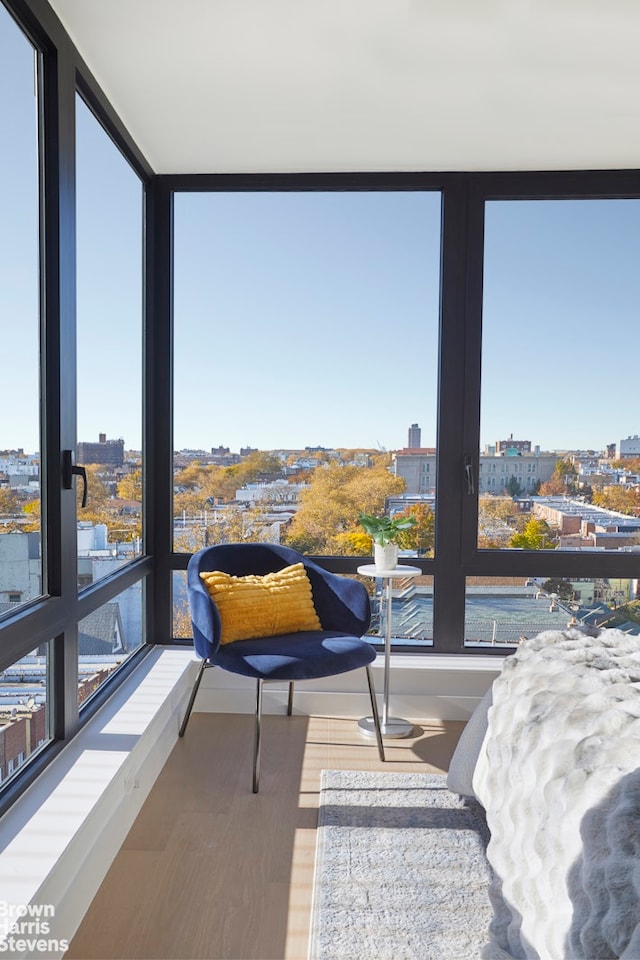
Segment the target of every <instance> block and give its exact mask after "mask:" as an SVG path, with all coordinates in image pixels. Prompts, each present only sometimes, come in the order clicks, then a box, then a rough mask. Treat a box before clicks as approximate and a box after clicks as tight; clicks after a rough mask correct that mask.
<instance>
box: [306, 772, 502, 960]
mask: <svg viewBox="0 0 640 960" xmlns="http://www.w3.org/2000/svg"><path fill="white" fill-rule="evenodd" d="M487 841H488V833H487V829H486V824H485V819H484V812H483V810H482V807H480V806H479V805H478V804H476V803H475V801H473V802H472V801H466V800H463V799H461V798H460V797H458V796H457V795H456V794H452V793H450V792H449V790H448V789H447V783H446V777H445V776H444V775H441V774H420V773H370V772H359V771H354V770H323V771H322V785H321V796H320V812H319V820H318V842H317V849H316V872H315V882H314V892H313V911H312V922H311V939H310V950H309V958H310V960H477V958H478V957H479V956H480V952H481V947H482V945H483V944H484V943H486V941H487V939H488V937H487V931H488V926H489V922H490V920H491V915H492V911H491V906H490V903H489V895H488V885H489V879H490V872H489V867H488V865H487V862H486V859H485V856H484V850H485V847H486V844H487Z"/></svg>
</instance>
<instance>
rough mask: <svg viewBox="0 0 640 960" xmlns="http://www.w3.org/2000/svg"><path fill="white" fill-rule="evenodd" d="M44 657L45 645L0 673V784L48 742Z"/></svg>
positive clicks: (46, 657) (45, 661)
mask: <svg viewBox="0 0 640 960" xmlns="http://www.w3.org/2000/svg"><path fill="white" fill-rule="evenodd" d="M48 654H49V644H46V643H45V644H43V645H42V647H39V648H38V649H37V650H34V651H32V652H31V653H30V654H28V656H26V657H22V659H21V660H18V662H17V663H13V664H11V666H9V667H6V668H5V669H4V670H3V671H2V672H0V783H4V782H5V780H6V779H7V778H8V777H10V776H12V775H13V774H14V773H15V772H16V771H17V770H18V769H19V768H20V767H21V766H22V765H23V764H24V763H26V762H27V761H28V760H29V758H30V757H32V756H33V755H34V753H35V752H36V751H37V750H38V749H39V748H40V747H42V745H43V744H44V743H46V741H47V740H49V739H50V737H49V719H48V711H47V683H48Z"/></svg>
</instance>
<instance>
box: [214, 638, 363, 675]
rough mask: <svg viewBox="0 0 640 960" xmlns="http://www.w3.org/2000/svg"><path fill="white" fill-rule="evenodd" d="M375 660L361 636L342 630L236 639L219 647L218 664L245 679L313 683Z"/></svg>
mask: <svg viewBox="0 0 640 960" xmlns="http://www.w3.org/2000/svg"><path fill="white" fill-rule="evenodd" d="M375 658H376V651H375V649H374V648H373V646H372V645H371V644H370V643H368V642H367V641H365V640H362V639H361V638H360V637H353V636H349V635H345V634H344V633H341V632H340V631H338V630H312V631H306V632H304V633H285V634H281V635H280V636H275V637H262V638H260V639H257V640H255V639H253V640H236V641H235V643H228V644H225V645H224V646H221V647H220V648H219V650H218V653H217V655H216V660H215V662H216V664H217V665H218V666H219V667H222V668H223V669H224V670H228V671H229V672H231V673H239V674H241V675H242V676H245V677H254V678H256V679H262V680H310V679H315V678H317V677H330V676H334V675H336V674H339V673H347V672H348V671H349V670H356V669H357V668H358V667H364V666H366V665H367V664H368V663H372V661H373V660H375Z"/></svg>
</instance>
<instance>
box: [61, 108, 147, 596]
mask: <svg viewBox="0 0 640 960" xmlns="http://www.w3.org/2000/svg"><path fill="white" fill-rule="evenodd" d="M76 107H77V229H78V244H77V251H78V253H77V258H78V260H77V262H78V267H77V270H78V441H79V442H78V446H77V451H76V460H77V462H78V463H79V464H82V465H83V466H85V467H86V469H87V474H88V490H89V498H88V502H87V507H86V508H85V509H82V508H81V507H79V509H78V556H79V558H80V559H79V582H78V586H79V587H83V586H86V585H87V584H88V583H91V582H92V581H93V580H96V579H99V578H100V577H101V576H104V575H105V574H107V573H110V572H111V571H112V570H113V569H114V567H118V566H122V565H123V564H125V563H127V562H128V561H130V560H131V559H133V558H135V557H136V556H139V555H140V553H141V552H142V547H141V533H142V530H141V516H142V468H143V464H142V453H141V449H142V185H141V182H140V179H139V177H138V176H137V175H136V173H135V172H134V171H133V170H132V168H131V167H130V166H129V164H128V163H127V161H126V160H125V159H124V157H123V156H122V155H121V153H120V151H119V150H118V149H117V148H116V146H115V145H114V143H113V141H112V140H111V139H110V138H109V137H108V136H107V134H106V132H105V131H104V129H103V127H102V126H101V125H100V124H99V123H98V121H97V120H96V118H95V117H94V115H93V114H92V113H91V112H90V110H89V109H88V108H87V106H86V105H85V104H84V102H83V100H82V99H81V98H80V97H77V98H76ZM78 496H80V490H78ZM89 578H91V579H89Z"/></svg>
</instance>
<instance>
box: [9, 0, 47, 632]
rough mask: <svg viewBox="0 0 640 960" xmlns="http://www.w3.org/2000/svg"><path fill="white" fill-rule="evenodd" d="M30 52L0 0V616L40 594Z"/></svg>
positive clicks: (34, 120) (34, 129)
mask: <svg viewBox="0 0 640 960" xmlns="http://www.w3.org/2000/svg"><path fill="white" fill-rule="evenodd" d="M35 56H36V54H35V51H34V49H33V47H32V45H31V44H30V43H29V42H28V40H27V39H26V38H25V36H24V35H23V33H22V32H21V30H19V28H18V27H17V26H16V24H15V22H14V21H13V20H12V19H11V17H10V16H9V15H8V13H7V11H6V10H5V8H4V7H3V6H2V5H0V141H1V142H2V147H1V148H0V342H1V343H2V356H3V362H2V367H1V369H2V392H3V397H4V399H5V402H7V403H8V404H9V406H10V415H7V416H3V417H2V420H1V424H2V425H1V426H0V616H1V615H2V614H3V613H7V612H9V611H11V610H13V609H15V608H16V607H18V606H20V605H21V604H23V603H25V602H26V601H28V600H32V599H33V598H34V597H38V596H40V595H41V594H42V592H43V584H42V564H41V555H42V551H41V543H40V541H41V530H42V527H41V517H40V502H41V501H40V489H41V476H40V452H39V451H40V307H39V283H40V281H39V186H38V100H37V89H36V86H35V80H34V77H35V71H34V66H35Z"/></svg>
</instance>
